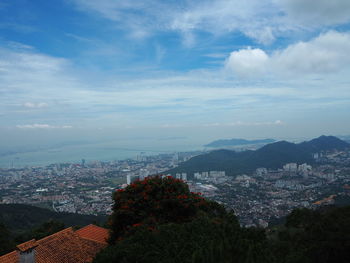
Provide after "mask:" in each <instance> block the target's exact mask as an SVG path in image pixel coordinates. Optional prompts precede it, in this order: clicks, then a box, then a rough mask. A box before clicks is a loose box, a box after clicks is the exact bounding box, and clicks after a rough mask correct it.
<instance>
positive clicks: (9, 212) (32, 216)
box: [0, 204, 107, 234]
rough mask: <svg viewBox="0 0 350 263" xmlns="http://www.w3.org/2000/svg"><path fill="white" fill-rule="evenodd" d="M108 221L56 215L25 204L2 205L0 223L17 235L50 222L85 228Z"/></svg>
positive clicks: (97, 217)
mask: <svg viewBox="0 0 350 263" xmlns="http://www.w3.org/2000/svg"><path fill="white" fill-rule="evenodd" d="M106 219H107V217H106V216H94V215H80V214H72V213H56V212H53V211H51V210H48V209H45V208H40V207H35V206H31V205H25V204H0V222H2V223H3V224H4V225H5V226H6V227H7V228H8V229H9V230H10V231H11V232H13V233H15V234H19V233H21V232H24V231H27V230H28V229H31V228H34V227H38V226H39V225H41V224H42V223H44V222H47V221H49V220H56V221H60V222H62V223H64V224H65V226H67V227H69V226H85V225H88V224H91V223H94V222H96V223H100V224H102V223H104V222H105V221H106Z"/></svg>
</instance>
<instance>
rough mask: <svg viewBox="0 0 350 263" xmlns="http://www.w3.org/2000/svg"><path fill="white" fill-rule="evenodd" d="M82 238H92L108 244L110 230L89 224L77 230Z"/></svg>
mask: <svg viewBox="0 0 350 263" xmlns="http://www.w3.org/2000/svg"><path fill="white" fill-rule="evenodd" d="M75 233H77V234H78V235H79V236H81V237H82V238H87V239H91V240H94V241H98V242H101V243H104V244H106V243H107V239H108V237H109V232H108V230H107V229H105V228H103V227H98V226H95V225H92V224H91V225H88V226H86V227H83V228H80V229H78V230H77V231H75Z"/></svg>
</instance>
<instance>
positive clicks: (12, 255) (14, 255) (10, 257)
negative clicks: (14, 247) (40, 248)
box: [0, 251, 18, 263]
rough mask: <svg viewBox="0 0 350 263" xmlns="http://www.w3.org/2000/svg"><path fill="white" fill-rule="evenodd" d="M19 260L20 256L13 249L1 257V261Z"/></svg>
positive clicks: (6, 262)
mask: <svg viewBox="0 0 350 263" xmlns="http://www.w3.org/2000/svg"><path fill="white" fill-rule="evenodd" d="M14 262H18V256H17V252H16V251H12V252H11V253H8V254H6V255H4V256H2V257H0V263H14Z"/></svg>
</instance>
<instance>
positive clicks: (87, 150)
mask: <svg viewBox="0 0 350 263" xmlns="http://www.w3.org/2000/svg"><path fill="white" fill-rule="evenodd" d="M203 149H204V148H203V146H202V145H201V144H198V143H197V144H195V143H193V141H192V142H190V141H187V140H185V139H174V140H164V141H159V140H149V141H145V142H142V143H140V141H138V142H137V143H135V142H130V143H129V144H128V142H126V141H123V142H120V141H108V142H91V143H77V144H63V145H56V146H47V147H40V148H33V149H25V150H18V149H16V151H7V152H3V153H0V168H23V167H33V166H46V165H49V164H54V163H81V161H82V159H84V160H85V161H86V162H89V161H96V160H98V161H114V160H124V159H129V158H136V157H137V156H138V155H140V154H141V153H142V154H144V155H157V154H163V153H175V152H189V151H201V150H203Z"/></svg>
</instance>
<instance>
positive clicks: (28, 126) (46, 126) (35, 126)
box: [16, 123, 73, 129]
mask: <svg viewBox="0 0 350 263" xmlns="http://www.w3.org/2000/svg"><path fill="white" fill-rule="evenodd" d="M16 128H18V129H70V128H73V127H72V126H69V125H64V126H53V125H49V124H38V123H35V124H25V125H16Z"/></svg>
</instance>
